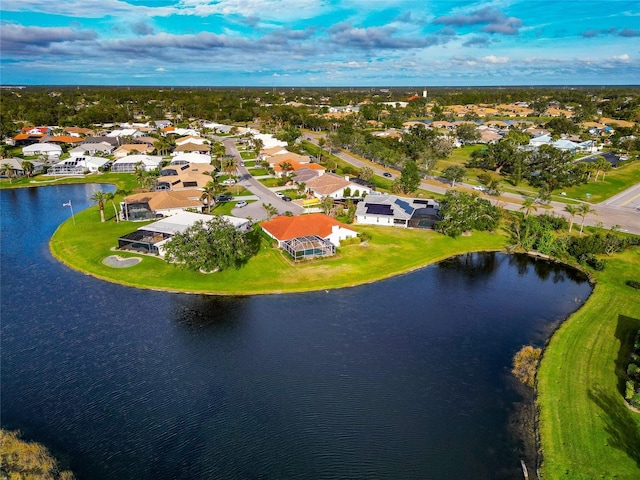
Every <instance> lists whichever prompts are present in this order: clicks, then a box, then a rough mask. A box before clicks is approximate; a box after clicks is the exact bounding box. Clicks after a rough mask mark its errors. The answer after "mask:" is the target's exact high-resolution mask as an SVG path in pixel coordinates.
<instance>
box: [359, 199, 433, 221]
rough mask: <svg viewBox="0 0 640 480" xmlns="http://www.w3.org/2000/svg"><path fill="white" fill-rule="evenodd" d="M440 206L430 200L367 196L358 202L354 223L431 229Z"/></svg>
mask: <svg viewBox="0 0 640 480" xmlns="http://www.w3.org/2000/svg"><path fill="white" fill-rule="evenodd" d="M439 211H440V205H439V204H438V202H436V201H435V200H432V199H423V198H404V197H397V196H395V195H369V196H367V197H366V198H365V199H364V200H362V201H360V202H358V206H357V207H356V223H359V224H363V225H380V226H391V227H402V228H407V227H415V228H432V227H433V225H434V224H435V223H436V222H437V221H438V212H439Z"/></svg>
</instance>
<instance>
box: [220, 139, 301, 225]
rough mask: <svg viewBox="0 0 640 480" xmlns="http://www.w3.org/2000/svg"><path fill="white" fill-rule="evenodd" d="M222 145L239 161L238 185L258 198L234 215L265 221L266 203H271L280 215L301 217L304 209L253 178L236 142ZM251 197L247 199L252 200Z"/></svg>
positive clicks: (236, 210)
mask: <svg viewBox="0 0 640 480" xmlns="http://www.w3.org/2000/svg"><path fill="white" fill-rule="evenodd" d="M222 143H224V146H225V148H226V150H227V155H233V156H234V157H235V158H236V160H237V168H238V174H239V181H238V184H239V185H241V186H243V187H244V188H246V189H247V190H249V191H250V192H251V193H252V194H253V195H254V196H253V197H252V198H257V199H258V201H257V202H252V203H250V204H249V205H247V206H246V207H242V208H234V209H233V211H232V213H233V215H237V216H239V217H245V218H246V217H251V218H252V219H253V220H254V221H260V220H265V219H266V218H267V212H266V210H265V209H264V206H263V205H264V204H265V203H270V204H271V205H273V206H274V207H276V208H277V209H278V212H279V213H284V212H287V211H289V212H292V213H293V214H294V215H300V214H301V213H302V212H304V208H303V207H301V206H300V205H297V204H296V203H295V202H285V201H283V200H281V199H280V197H278V196H277V195H276V194H275V193H274V192H273V191H272V190H271V189H269V188H267V187H265V186H264V185H263V184H261V183H260V182H259V181H258V180H256V179H255V178H253V176H252V175H251V174H250V173H249V170H247V168H246V167H243V166H242V165H241V162H242V156H241V155H240V152H239V151H238V149H237V147H236V144H235V142H234V141H233V140H232V139H230V138H227V139H225V140H224V141H223V142H222ZM238 198H239V199H243V200H244V199H245V198H244V197H238ZM250 198H251V197H247V199H250Z"/></svg>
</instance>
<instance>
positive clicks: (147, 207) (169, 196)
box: [120, 190, 204, 221]
mask: <svg viewBox="0 0 640 480" xmlns="http://www.w3.org/2000/svg"><path fill="white" fill-rule="evenodd" d="M201 195H202V192H201V191H200V190H176V191H173V190H162V191H159V192H146V193H136V194H134V195H129V196H128V197H125V199H124V202H122V203H121V205H120V206H121V209H122V216H123V218H124V219H125V220H130V221H135V220H150V219H153V218H158V217H168V216H171V215H175V214H176V213H180V212H182V211H186V210H197V211H199V212H201V211H202V209H203V207H204V204H203V203H202V200H201V199H200V197H201Z"/></svg>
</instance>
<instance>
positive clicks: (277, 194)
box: [276, 192, 284, 198]
mask: <svg viewBox="0 0 640 480" xmlns="http://www.w3.org/2000/svg"><path fill="white" fill-rule="evenodd" d="M276 197H280V198H282V197H284V193H282V192H276Z"/></svg>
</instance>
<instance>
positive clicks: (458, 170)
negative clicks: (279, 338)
mask: <svg viewBox="0 0 640 480" xmlns="http://www.w3.org/2000/svg"><path fill="white" fill-rule="evenodd" d="M466 175H467V170H466V169H465V168H464V167H461V166H459V165H450V166H448V167H447V168H445V169H444V170H443V171H442V178H445V179H447V180H449V181H450V182H451V186H452V187H455V186H456V182H461V181H462V180H464V177H465V176H466Z"/></svg>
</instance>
